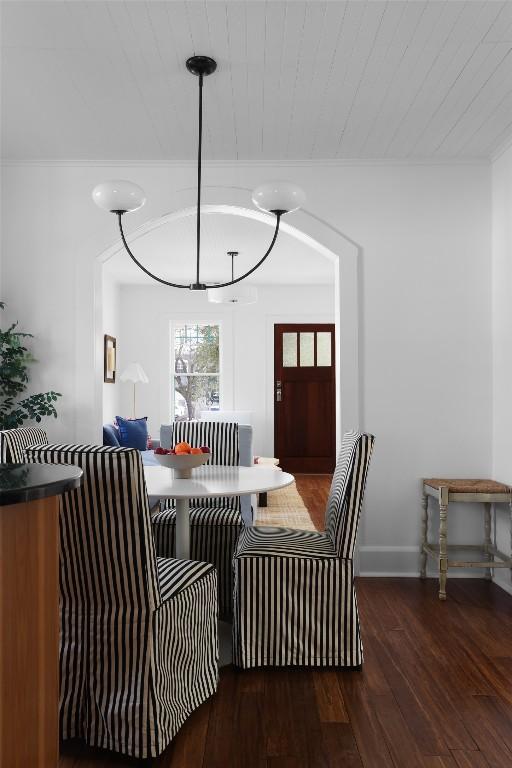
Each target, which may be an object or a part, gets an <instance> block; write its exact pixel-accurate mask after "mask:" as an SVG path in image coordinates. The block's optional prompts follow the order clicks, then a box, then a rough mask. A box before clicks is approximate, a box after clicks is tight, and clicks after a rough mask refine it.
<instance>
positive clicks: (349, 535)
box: [325, 432, 375, 559]
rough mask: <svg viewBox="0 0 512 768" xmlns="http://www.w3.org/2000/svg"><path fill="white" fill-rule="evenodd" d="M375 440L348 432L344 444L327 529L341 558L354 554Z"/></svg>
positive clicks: (326, 520)
mask: <svg viewBox="0 0 512 768" xmlns="http://www.w3.org/2000/svg"><path fill="white" fill-rule="evenodd" d="M374 440H375V438H374V437H373V435H369V434H366V433H361V432H347V433H346V434H345V435H344V436H343V441H342V443H341V449H340V452H339V455H338V461H337V462H336V469H335V470H334V476H333V478H332V483H331V491H330V493H329V499H328V501H327V509H326V515H325V530H326V531H327V533H328V534H329V536H330V538H331V541H332V543H333V545H334V547H335V549H336V552H337V553H338V555H339V556H340V557H342V558H347V559H351V558H352V557H353V555H354V547H355V543H356V535H357V527H358V525H359V517H360V514H361V506H362V503H363V496H364V489H365V485H366V476H367V473H368V466H369V464H370V458H371V455H372V451H373V443H374Z"/></svg>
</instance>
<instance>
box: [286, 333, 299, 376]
mask: <svg viewBox="0 0 512 768" xmlns="http://www.w3.org/2000/svg"><path fill="white" fill-rule="evenodd" d="M296 365H297V334H296V333H283V367H284V368H295V366H296Z"/></svg>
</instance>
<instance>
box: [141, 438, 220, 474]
mask: <svg viewBox="0 0 512 768" xmlns="http://www.w3.org/2000/svg"><path fill="white" fill-rule="evenodd" d="M154 454H155V458H156V460H157V461H158V463H159V464H161V465H162V466H163V467H167V468H168V469H172V470H174V477H176V478H177V479H179V480H188V479H189V478H191V477H192V470H193V469H195V468H196V467H200V466H201V464H206V462H207V461H208V460H209V459H210V455H211V453H210V449H209V448H208V446H206V445H203V446H202V447H201V448H193V447H192V446H191V445H189V443H185V442H182V443H176V445H175V446H174V448H168V449H166V448H156V450H155V451H154Z"/></svg>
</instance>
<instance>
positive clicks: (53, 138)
mask: <svg viewBox="0 0 512 768" xmlns="http://www.w3.org/2000/svg"><path fill="white" fill-rule="evenodd" d="M1 10H2V17H3V18H2V42H3V46H4V47H3V53H2V155H3V157H4V158H7V159H12V160H16V159H18V160H27V159H40V160H41V159H42V160H53V159H60V160H110V161H119V162H122V161H126V160H129V161H137V162H144V161H151V162H163V161H183V160H193V159H194V157H195V151H196V150H195V144H196V110H197V81H196V80H195V78H193V77H192V76H191V75H189V74H188V73H187V72H186V70H185V69H184V62H185V60H186V59H187V57H188V56H190V55H191V54H193V53H202V54H207V55H212V56H214V57H215V58H216V59H217V60H218V62H219V69H218V71H217V73H215V75H213V76H212V77H211V78H210V79H208V80H207V81H206V83H205V107H206V121H207V122H206V134H207V135H206V137H205V153H206V157H207V158H208V159H210V160H214V161H222V160H226V161H232V160H250V161H260V160H286V159H293V160H297V159H298V160H315V159H334V158H404V159H406V158H484V157H489V156H490V155H491V154H492V153H493V152H495V151H496V150H497V149H498V148H499V147H500V146H501V145H502V144H503V143H504V142H505V141H506V140H507V139H508V137H509V136H510V134H511V132H512V55H511V51H512V2H493V1H492V0H491V1H490V2H480V1H479V0H475V1H474V2H472V1H469V2H458V1H456V0H448V1H447V2H418V1H414V0H413V1H410V2H402V1H400V0H396V1H391V2H364V1H363V0H361V1H355V2H354V1H353V2H320V1H317V2H300V1H299V0H292V1H291V2H279V1H278V0H276V1H275V2H257V1H250V2H245V1H243V0H240V1H239V2H220V1H219V2H194V1H192V2H157V1H155V0H148V2H139V1H138V0H133V1H130V2H119V1H114V2H104V1H103V0H94V1H92V2H82V1H81V0H71V1H70V2H66V0H61V1H60V2H44V1H41V0H38V1H37V2H24V1H23V0H16V1H15V2H3V3H2V6H1Z"/></svg>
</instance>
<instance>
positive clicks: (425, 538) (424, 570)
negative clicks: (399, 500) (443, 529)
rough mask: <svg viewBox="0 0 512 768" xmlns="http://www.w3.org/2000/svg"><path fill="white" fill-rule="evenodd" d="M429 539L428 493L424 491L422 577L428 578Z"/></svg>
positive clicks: (422, 510)
mask: <svg viewBox="0 0 512 768" xmlns="http://www.w3.org/2000/svg"><path fill="white" fill-rule="evenodd" d="M427 541H428V495H427V494H426V493H425V491H423V495H422V497H421V549H420V552H421V556H420V577H421V578H422V579H426V578H427V552H426V550H425V546H426V544H427Z"/></svg>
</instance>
